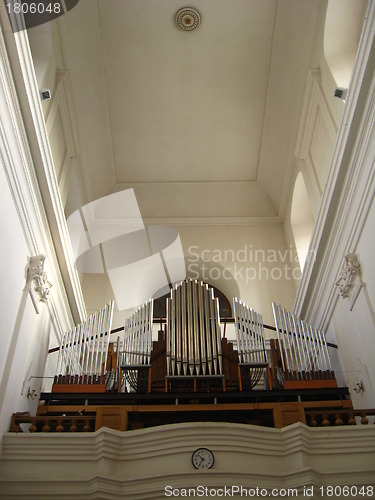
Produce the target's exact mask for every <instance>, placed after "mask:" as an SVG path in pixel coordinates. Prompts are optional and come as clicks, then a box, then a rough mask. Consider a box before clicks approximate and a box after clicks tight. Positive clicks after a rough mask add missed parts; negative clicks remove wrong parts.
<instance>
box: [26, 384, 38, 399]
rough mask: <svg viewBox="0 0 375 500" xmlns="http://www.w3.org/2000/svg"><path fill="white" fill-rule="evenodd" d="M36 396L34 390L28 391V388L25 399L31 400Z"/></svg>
mask: <svg viewBox="0 0 375 500" xmlns="http://www.w3.org/2000/svg"><path fill="white" fill-rule="evenodd" d="M37 396H38V393H37V392H36V390H35V389H32V390H31V389H30V387H29V388H28V390H27V394H26V397H27V398H31V399H35V398H36V397H37Z"/></svg>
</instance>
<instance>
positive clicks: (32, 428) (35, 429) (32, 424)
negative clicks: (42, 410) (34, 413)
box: [29, 418, 38, 432]
mask: <svg viewBox="0 0 375 500" xmlns="http://www.w3.org/2000/svg"><path fill="white" fill-rule="evenodd" d="M37 430H38V429H37V426H36V421H35V418H32V419H31V425H30V427H29V432H36V431H37Z"/></svg>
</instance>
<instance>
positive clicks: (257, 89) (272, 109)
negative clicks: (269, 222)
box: [63, 0, 318, 219]
mask: <svg viewBox="0 0 375 500" xmlns="http://www.w3.org/2000/svg"><path fill="white" fill-rule="evenodd" d="M317 3H318V0H193V1H192V2H191V3H189V4H186V2H185V1H184V0H183V1H182V0H80V2H79V4H78V5H77V7H75V8H74V9H73V10H72V11H70V12H69V13H68V14H66V15H65V16H63V24H64V31H65V37H66V40H65V43H66V47H67V53H66V57H67V61H68V65H69V68H68V69H69V70H70V73H71V76H72V84H73V94H74V99H75V105H76V111H77V119H78V125H79V134H80V141H81V148H82V153H83V159H84V164H85V168H86V181H87V183H88V189H89V192H90V195H91V198H92V199H97V198H99V197H102V196H105V195H107V194H110V193H113V192H116V191H119V190H122V189H125V188H128V187H133V188H134V189H135V193H136V195H137V199H138V203H139V206H140V209H141V213H142V215H143V217H145V218H161V219H163V218H169V217H172V218H188V219H190V218H201V217H203V218H205V217H219V218H222V217H275V216H277V215H279V214H280V210H281V209H282V206H283V193H284V192H286V191H285V183H286V182H287V181H288V173H289V172H290V169H291V164H292V158H293V149H294V140H295V135H296V128H297V125H298V113H299V110H300V106H301V101H302V92H303V86H304V81H305V76H306V71H307V69H308V67H309V60H310V51H311V49H312V40H313V36H314V34H315V33H314V26H315V21H316V19H315V13H316V6H317ZM186 6H190V7H193V8H195V9H197V10H198V11H199V12H200V14H201V25H200V26H199V27H198V29H196V30H195V31H193V32H184V31H181V30H180V29H179V28H178V27H177V26H176V24H175V14H176V12H177V11H178V10H179V9H181V8H182V7H186Z"/></svg>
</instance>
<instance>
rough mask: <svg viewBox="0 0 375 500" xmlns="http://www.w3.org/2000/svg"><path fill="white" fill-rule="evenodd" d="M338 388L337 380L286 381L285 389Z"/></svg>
mask: <svg viewBox="0 0 375 500" xmlns="http://www.w3.org/2000/svg"><path fill="white" fill-rule="evenodd" d="M336 387H337V382H336V380H335V379H327V380H285V382H284V389H285V390H289V389H333V388H336Z"/></svg>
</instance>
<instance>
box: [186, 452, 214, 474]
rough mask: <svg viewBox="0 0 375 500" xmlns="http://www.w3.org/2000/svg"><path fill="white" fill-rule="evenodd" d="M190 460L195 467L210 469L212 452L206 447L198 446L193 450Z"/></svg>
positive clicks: (212, 461) (212, 463)
mask: <svg viewBox="0 0 375 500" xmlns="http://www.w3.org/2000/svg"><path fill="white" fill-rule="evenodd" d="M191 461H192V462H193V465H194V467H195V468H196V469H211V467H212V466H213V465H214V454H213V453H212V451H211V450H209V449H208V448H198V449H197V450H195V451H194V452H193V455H192V457H191Z"/></svg>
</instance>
